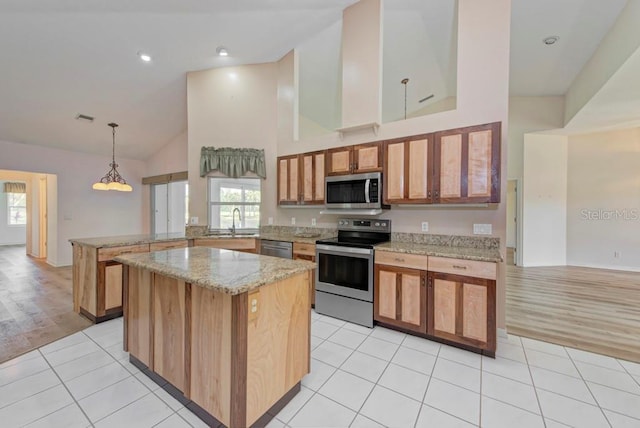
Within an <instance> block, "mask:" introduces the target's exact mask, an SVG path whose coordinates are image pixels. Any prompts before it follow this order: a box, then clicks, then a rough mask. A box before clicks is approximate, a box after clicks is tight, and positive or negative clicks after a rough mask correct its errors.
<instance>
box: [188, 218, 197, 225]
mask: <svg viewBox="0 0 640 428" xmlns="http://www.w3.org/2000/svg"><path fill="white" fill-rule="evenodd" d="M198 220H199V218H198V217H191V221H190V222H189V223H190V224H198Z"/></svg>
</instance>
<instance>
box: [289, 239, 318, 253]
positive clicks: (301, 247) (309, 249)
mask: <svg viewBox="0 0 640 428" xmlns="http://www.w3.org/2000/svg"><path fill="white" fill-rule="evenodd" d="M293 254H303V255H306V256H314V257H315V255H316V246H315V244H301V243H298V242H294V243H293Z"/></svg>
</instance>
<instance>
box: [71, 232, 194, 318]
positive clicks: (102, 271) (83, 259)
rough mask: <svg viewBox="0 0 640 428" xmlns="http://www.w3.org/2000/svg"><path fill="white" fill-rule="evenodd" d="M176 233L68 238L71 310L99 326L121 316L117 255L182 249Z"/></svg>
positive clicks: (182, 245) (120, 279) (120, 270)
mask: <svg viewBox="0 0 640 428" xmlns="http://www.w3.org/2000/svg"><path fill="white" fill-rule="evenodd" d="M174 235H177V234H163V235H128V236H117V237H105V238H86V239H72V240H71V243H72V245H73V268H72V275H73V279H72V282H73V310H74V311H75V312H77V313H80V314H82V315H84V316H85V317H87V318H88V319H90V320H91V321H93V322H94V323H100V322H103V321H107V320H109V319H112V318H116V317H119V316H122V265H121V264H120V263H118V262H116V261H114V258H115V257H117V256H119V255H121V254H133V253H148V252H150V251H160V250H164V249H170V248H182V247H186V246H187V245H188V244H187V242H188V241H187V240H186V239H185V238H184V237H182V238H180V237H176V236H174Z"/></svg>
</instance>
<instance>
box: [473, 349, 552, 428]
mask: <svg viewBox="0 0 640 428" xmlns="http://www.w3.org/2000/svg"><path fill="white" fill-rule="evenodd" d="M482 357H484V355H480V412H479V415H478V427H479V428H482V397H483V396H484V394H483V393H482V377H483V376H482V367H483V366H484V359H483V358H482ZM545 428H546V426H545Z"/></svg>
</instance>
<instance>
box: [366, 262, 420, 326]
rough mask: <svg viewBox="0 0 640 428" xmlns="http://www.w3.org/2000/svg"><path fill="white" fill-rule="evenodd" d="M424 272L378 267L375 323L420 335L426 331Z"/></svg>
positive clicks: (374, 310)
mask: <svg viewBox="0 0 640 428" xmlns="http://www.w3.org/2000/svg"><path fill="white" fill-rule="evenodd" d="M425 280H426V278H425V272H424V271H420V270H417V269H404V268H398V267H395V266H386V265H379V264H376V266H375V285H374V293H375V296H374V304H373V306H374V309H373V313H374V319H375V320H376V321H379V322H383V323H386V324H390V325H394V326H398V327H401V328H404V329H407V330H413V331H416V332H419V333H426V331H427V293H426V287H425Z"/></svg>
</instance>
